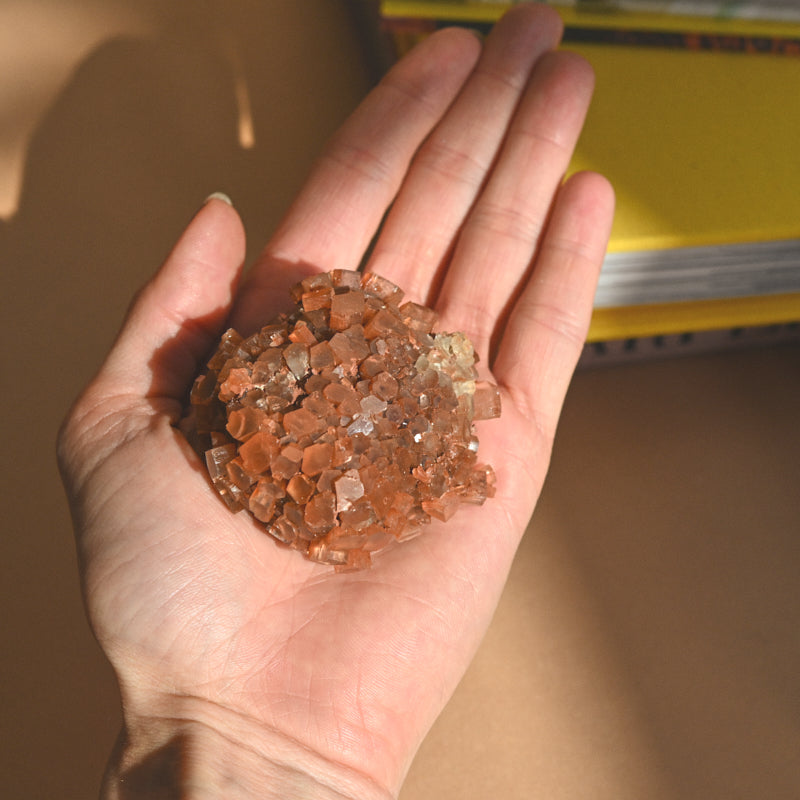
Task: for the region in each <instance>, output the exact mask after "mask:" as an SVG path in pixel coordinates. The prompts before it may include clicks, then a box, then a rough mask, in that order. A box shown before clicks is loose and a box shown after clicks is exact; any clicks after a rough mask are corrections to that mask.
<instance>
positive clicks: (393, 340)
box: [190, 270, 500, 570]
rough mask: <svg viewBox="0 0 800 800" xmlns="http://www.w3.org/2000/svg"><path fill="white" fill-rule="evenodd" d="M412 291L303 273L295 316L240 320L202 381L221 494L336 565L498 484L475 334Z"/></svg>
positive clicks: (197, 420)
mask: <svg viewBox="0 0 800 800" xmlns="http://www.w3.org/2000/svg"><path fill="white" fill-rule="evenodd" d="M402 297H403V292H402V291H401V290H400V289H399V288H398V287H397V286H395V285H394V284H393V283H391V282H390V281H388V280H386V279H385V278H382V277H380V276H379V275H377V274H374V273H364V274H362V273H359V272H355V271H350V270H334V271H333V272H330V273H321V274H317V275H314V276H312V277H309V278H306V279H305V280H304V281H302V282H301V283H299V284H298V285H297V286H295V287H294V288H293V289H292V298H293V299H294V301H295V303H296V308H295V310H294V311H293V312H292V313H290V314H286V315H281V316H280V317H278V318H277V319H276V320H275V321H274V322H272V323H270V324H269V325H266V326H265V327H264V328H262V329H261V330H260V331H258V332H257V333H255V334H253V335H252V336H250V337H248V338H246V339H243V338H242V337H241V336H240V335H239V334H238V333H236V331H234V330H232V329H231V330H228V331H227V332H226V333H225V334H224V336H223V337H222V340H221V342H220V344H219V347H218V349H217V351H216V352H215V354H214V355H213V357H212V358H211V360H210V361H209V362H208V366H207V369H206V370H205V372H203V373H202V374H201V375H200V376H199V377H198V378H197V379H196V381H195V383H194V386H193V387H192V391H191V405H192V412H193V413H192V415H191V417H190V419H191V420H192V425H193V427H194V433H195V434H197V435H198V436H197V438H199V439H200V440H201V441H202V442H203V444H202V449H204V450H205V459H206V463H207V466H208V471H209V474H210V476H211V480H212V482H213V484H214V486H215V487H216V489H217V490H218V492H219V493H220V495H221V496H222V499H223V500H224V501H225V502H226V503H227V504H228V506H229V507H230V508H231V509H233V510H237V511H238V510H242V509H246V510H247V511H249V512H250V513H251V514H252V515H253V516H254V517H255V518H256V519H257V520H259V521H260V522H261V523H263V525H264V527H265V529H266V531H267V532H268V533H269V534H270V535H271V536H273V537H274V538H275V539H277V540H279V541H280V542H283V543H285V544H286V545H288V546H289V547H291V548H295V549H297V550H300V551H302V552H303V553H304V554H305V555H306V556H307V557H308V558H310V559H311V560H313V561H317V562H320V563H323V564H331V565H333V566H335V567H336V568H337V569H339V570H346V569H359V568H362V567H366V566H367V565H369V563H370V561H371V558H372V555H374V554H375V553H377V552H379V551H382V550H384V549H385V548H387V547H388V546H389V545H391V544H393V543H395V542H398V541H405V540H407V539H410V538H412V537H414V536H415V535H417V534H418V533H420V532H421V530H422V528H423V527H424V526H425V524H426V523H428V522H430V521H431V518H435V519H438V520H448V519H449V518H450V517H451V516H452V514H453V513H454V512H455V511H456V509H457V507H458V506H459V505H460V504H461V503H472V504H478V505H479V504H482V503H483V502H484V500H485V499H486V498H487V497H491V496H492V495H493V494H494V473H493V471H492V468H491V467H490V466H488V465H484V464H479V463H478V461H477V451H478V440H477V438H476V436H475V433H474V429H473V424H472V423H473V421H474V420H480V419H490V418H492V417H497V416H499V415H500V397H499V394H498V391H497V387H496V386H494V385H493V384H490V383H487V382H484V381H479V380H478V379H477V372H476V369H475V360H476V356H475V353H474V351H473V347H472V344H471V343H470V341H469V340H468V339H467V337H465V336H464V335H463V334H460V333H434V332H433V328H434V324H435V322H436V314H435V312H434V311H432V310H431V309H429V308H425V307H424V306H421V305H418V304H417V303H412V302H406V303H401V300H402Z"/></svg>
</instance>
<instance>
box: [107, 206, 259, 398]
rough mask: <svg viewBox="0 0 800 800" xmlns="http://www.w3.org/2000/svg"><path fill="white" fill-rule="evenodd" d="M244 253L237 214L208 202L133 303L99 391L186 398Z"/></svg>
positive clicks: (222, 317)
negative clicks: (105, 389) (106, 390)
mask: <svg viewBox="0 0 800 800" xmlns="http://www.w3.org/2000/svg"><path fill="white" fill-rule="evenodd" d="M244 253H245V240H244V230H243V228H242V224H241V220H240V219H239V215H238V214H237V213H236V212H235V211H234V210H233V208H232V207H231V206H230V205H229V204H228V203H226V202H223V201H222V200H220V199H216V198H212V199H210V200H209V201H208V202H207V203H206V204H205V205H204V206H203V207H202V208H201V209H200V211H199V212H198V213H197V215H196V216H195V217H194V219H193V220H192V221H191V222H190V223H189V226H188V227H187V228H186V230H185V231H184V232H183V234H182V235H181V237H180V239H179V240H178V242H177V244H176V245H175V247H174V248H173V250H172V252H171V253H170V254H169V256H168V257H167V259H166V261H165V262H164V265H163V266H162V267H161V269H159V271H158V272H157V273H156V274H155V275H154V277H153V278H152V279H151V280H150V281H149V282H148V283H147V284H146V285H145V286H144V288H143V289H142V290H141V291H140V292H139V294H138V295H137V297H136V298H135V300H134V303H133V305H132V306H131V308H130V310H129V311H128V314H127V317H126V319H125V322H124V324H123V327H122V329H121V331H120V334H119V336H118V337H117V341H116V343H115V344H114V347H113V348H112V350H111V352H110V353H109V356H108V358H107V359H106V362H105V363H104V365H103V367H102V369H101V371H100V373H99V375H98V378H97V380H96V381H95V383H96V384H100V387H99V388H100V389H101V390H103V389H104V388H107V389H108V391H109V392H114V393H118V394H132V395H135V396H151V397H152V396H162V397H172V398H176V399H181V400H182V399H183V398H184V395H185V393H186V390H187V387H188V385H189V383H190V382H191V380H192V378H193V377H194V375H195V373H196V371H197V369H198V367H199V365H200V362H201V361H202V360H203V359H204V358H205V357H206V356H207V354H208V352H209V350H210V349H211V347H212V346H213V344H214V343H215V341H216V340H217V338H218V337H219V335H220V333H221V329H222V327H223V325H224V324H225V319H226V317H227V315H228V312H229V311H230V306H231V302H232V299H233V296H234V293H235V290H236V285H237V282H238V278H239V272H240V270H241V267H242V264H243V260H244ZM96 388H97V387H96Z"/></svg>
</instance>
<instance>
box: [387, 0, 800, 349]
mask: <svg viewBox="0 0 800 800" xmlns="http://www.w3.org/2000/svg"><path fill="white" fill-rule="evenodd" d="M508 5H509V4H502V3H458V2H456V3H419V2H417V3H400V2H393V3H385V4H384V6H385V7H384V12H385V13H390V14H399V15H400V16H405V17H407V18H408V17H411V16H412V12H414V11H416V12H417V13H421V14H422V16H421V17H420V19H428V20H431V19H436V20H439V21H441V22H445V23H458V22H464V23H466V24H482V23H486V24H490V23H491V22H492V21H493V20H494V19H496V18H497V17H498V16H499V15H500V14H501V13H502V12H503V10H505V8H507V7H508ZM423 6H424V7H427V13H424V9H423V8H422V7H423ZM559 11H560V13H562V15H563V16H564V18H565V23H566V24H567V26H569V25H573V26H574V25H576V24H577V23H576V20H580V24H581V26H583V27H582V28H581V29H582V30H593V29H594V28H596V27H597V26H606V27H607V28H608V30H615V31H620V30H637V31H641V30H644V27H643V26H644V25H645V24H647V25H649V26H651V27H650V29H651V30H654V31H655V30H660V31H665V30H666V31H670V30H671V31H681V35H682V36H683V37H684V39H683V46H678V47H676V46H669V44H668V45H667V46H627V45H620V44H606V43H590V42H587V41H581V42H575V41H572V42H570V41H569V35H568V34H569V28H568V29H567V35H566V36H565V39H566V42H565V45H564V46H565V47H566V48H568V49H570V50H574V51H577V52H579V53H581V54H582V55H583V56H584V57H586V58H587V59H588V60H589V62H590V63H591V64H592V66H593V67H594V70H595V73H596V76H597V87H596V91H595V97H594V100H593V104H592V107H591V109H590V111H589V116H588V118H587V121H586V126H585V129H584V132H583V134H582V136H581V139H580V141H579V143H578V147H577V150H576V153H575V156H574V159H573V162H572V165H571V167H570V171H578V170H583V169H592V170H596V171H598V172H601V173H603V174H604V175H606V176H607V177H608V178H609V179H610V180H611V182H612V183H613V185H614V187H615V190H616V193H617V213H616V218H615V222H614V228H613V231H612V239H611V244H610V248H609V254H608V256H607V258H606V263H605V265H604V268H603V272H602V275H601V280H600V285H599V287H598V293H597V299H596V304H595V312H594V316H593V319H592V327H591V330H590V336H589V338H590V341H601V340H607V339H625V338H630V337H641V336H657V335H663V334H677V333H681V332H686V331H703V330H711V329H719V328H737V327H741V326H754V325H772V324H781V323H790V322H794V321H798V320H800V57H795V56H793V55H791V54H790V53H791V49H788V50H783V51H781V52H782V53H784V54H782V55H765V54H755V53H749V52H719V51H712V50H702V49H701V50H694V49H689V47H688V46H686V44H687V42H691V41H692V40H691V39H687V38H686V36H687V35H690V34H692V30H693V29H692V27H690V26H689V23H688V22H687V20H688V19H689V18H688V17H676V16H673V15H654V14H649V15H647V14H629V15H626V14H624V13H623V12H621V11H620V12H619V13H608V14H593V15H587V14H585V13H582V12H581V11H580V10H579V9H578V8H559ZM466 12H468V13H466ZM621 19H624V20H625V22H624V24H623V23H621V22H620V20H621ZM690 21H691V22H692V23H693V25H694V33H695V34H696V33H697V31H698V30H701V29H702V30H703V31H706V32H708V33H709V34H715V35H723V34H724V35H726V36H727V35H733V33H734V31H735V32H736V34H737V35H738V36H740V37H742V36H747V37H752V36H755V35H756V34H757V35H758V36H761V37H767V38H765V39H764V41H769V42H772V43H773V47H774V37H777V36H779V35H780V36H781V37H782V39H781V41H784V42H787V41H789V42H791V41H792V40H793V37H797V38H798V41H800V25H798V24H794V23H780V24H778V23H775V22H770V21H753V20H742V19H738V20H712V19H705V18H704V19H703V20H702V21H701V22H698V20H697V19H694V18H693V19H691V20H690ZM615 26H616V27H615ZM620 26H621V27H620ZM625 26H629V27H627V28H626V27H625ZM669 26H673V27H669ZM582 38H583V39H586V38H588V37H585V36H584V37H582ZM748 41H751V40H750V39H748ZM739 43H741V40H739ZM756 43H757V42H756ZM673 45H674V42H673ZM798 52H799V53H800V51H798Z"/></svg>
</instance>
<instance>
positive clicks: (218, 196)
mask: <svg viewBox="0 0 800 800" xmlns="http://www.w3.org/2000/svg"><path fill="white" fill-rule="evenodd" d="M210 200H222V202H223V203H227V204H228V205H229V206H233V200H231V199H230V197H228V195H226V194H225V192H212V193H211V194H210V195H209V196H208V197H206V199H205V200H204V201H203V205H205V204H206V203H208V202H209V201H210Z"/></svg>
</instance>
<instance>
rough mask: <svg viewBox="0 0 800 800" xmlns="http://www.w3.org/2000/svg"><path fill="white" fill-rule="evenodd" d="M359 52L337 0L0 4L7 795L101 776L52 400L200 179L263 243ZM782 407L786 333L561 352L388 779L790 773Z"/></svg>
mask: <svg viewBox="0 0 800 800" xmlns="http://www.w3.org/2000/svg"><path fill="white" fill-rule="evenodd" d="M231 44H232V46H233V47H232V50H231ZM231 52H233V53H236V54H238V55H237V56H235V57H232V56H231V55H230V53H231ZM370 56H371V53H370V50H369V47H367V46H365V42H364V40H363V39H362V38H361V37H360V36H359V33H358V30H357V25H356V24H355V23H354V21H353V18H352V17H351V16H350V14H349V12H348V10H347V8H346V6H345V5H344V4H343V3H340V2H335V1H334V0H313V1H312V0H303V2H301V3H298V2H290V0H269V1H267V0H264V1H263V2H256V0H237V1H236V2H227V3H224V2H222V1H221V0H220V2H205V3H189V2H173V3H161V2H157V1H156V0H147V1H144V0H79V1H76V0H72V2H66V0H61V1H60V2H59V1H58V0H16V1H15V0H6V2H4V3H3V4H0V120H2V124H0V214H2V215H3V220H4V221H3V222H1V223H0V267H1V269H0V274H2V281H3V285H2V287H0V288H1V289H2V291H1V292H0V298H2V303H3V308H2V320H3V324H4V325H5V328H6V330H5V336H4V341H5V342H6V346H5V348H4V349H3V366H2V373H3V376H4V377H3V388H4V392H3V401H2V402H3V409H2V412H3V413H2V420H3V442H4V447H3V452H4V467H3V483H2V486H3V490H2V491H3V506H4V508H6V509H8V511H7V515H6V516H7V519H8V520H10V524H7V525H6V526H4V530H3V536H2V543H3V550H2V559H1V560H2V567H0V568H1V569H2V583H1V584H0V591H2V595H1V596H0V599H1V600H2V605H3V609H4V613H3V615H2V622H0V630H2V642H3V644H2V648H3V650H2V658H1V659H0V692H2V705H1V706H0V708H2V711H1V712H0V737H1V738H0V776H2V777H0V794H1V795H2V796H4V797H9V798H45V797H60V798H83V797H93V796H95V795H96V791H97V786H98V783H99V778H100V774H101V771H102V768H103V765H104V763H105V760H106V757H107V753H108V750H109V748H110V745H111V742H112V739H113V737H114V736H115V734H116V730H117V727H118V724H119V714H118V710H117V705H116V690H115V687H114V683H113V678H112V676H111V674H110V671H109V669H108V668H107V666H106V665H105V662H104V660H103V658H102V655H101V654H100V653H99V651H98V649H97V647H96V645H95V643H94V641H93V639H92V638H91V635H90V633H89V631H88V629H87V627H86V624H85V622H84V618H83V610H82V608H81V602H80V596H79V591H78V584H77V577H76V570H75V561H74V553H73V546H72V541H71V533H70V525H69V520H68V515H67V511H66V506H65V502H64V500H63V498H62V494H61V489H60V485H59V483H58V478H57V474H56V470H55V465H54V460H53V457H52V451H53V440H54V437H55V432H56V428H57V425H58V422H59V420H60V418H61V416H62V414H63V412H64V409H65V406H66V404H67V402H68V400H69V399H70V398H71V397H72V396H73V395H74V394H75V392H76V391H77V390H78V389H79V387H80V386H81V385H82V384H83V383H84V382H85V381H86V380H87V378H88V377H89V376H90V374H91V372H92V371H93V369H94V368H95V367H96V365H97V363H98V362H99V359H100V358H101V356H102V353H103V352H104V351H105V349H106V347H107V345H108V343H109V341H110V339H111V337H112V336H113V333H114V331H115V329H116V326H117V324H118V320H119V319H120V317H121V315H122V313H123V312H124V309H125V307H126V305H127V303H128V301H129V298H130V296H131V294H132V293H133V291H134V290H135V289H136V288H137V287H138V286H139V285H140V284H141V283H142V282H143V281H144V280H145V279H146V278H147V276H148V275H149V274H150V273H151V271H152V270H153V269H154V268H155V267H156V266H157V264H158V263H159V262H160V261H161V259H162V257H163V255H164V254H165V252H166V250H167V248H168V247H169V245H170V243H171V242H172V240H173V238H174V237H175V235H176V234H177V232H178V231H179V230H180V229H181V228H182V227H183V225H184V224H185V222H186V220H187V219H188V218H189V217H190V216H191V214H192V213H193V211H194V210H195V208H196V207H197V206H198V205H199V203H200V202H202V199H203V198H204V197H205V196H206V195H207V194H208V193H209V192H211V191H215V190H223V191H226V192H228V193H230V194H231V195H232V196H233V198H234V200H235V201H236V204H237V206H238V208H239V209H240V211H241V213H242V215H243V216H244V218H245V222H246V225H247V228H248V234H249V238H250V241H251V243H252V246H253V248H254V249H255V248H256V247H257V246H258V244H259V243H261V242H263V241H264V240H265V238H266V237H267V235H268V233H269V231H270V230H271V229H272V227H273V226H274V224H275V223H276V221H277V218H278V216H279V214H280V213H281V211H282V210H283V209H284V208H285V206H286V204H287V202H288V201H289V199H290V198H291V196H292V194H293V192H294V191H295V189H296V188H297V187H298V185H299V183H300V181H301V180H302V176H303V175H304V173H305V171H306V170H307V168H308V166H309V164H310V162H311V160H312V158H313V157H314V155H315V154H316V152H317V151H318V149H319V147H320V145H321V144H322V142H323V141H324V139H325V138H326V137H327V135H328V134H329V133H330V132H331V131H332V130H333V129H334V128H335V126H336V125H337V124H338V123H339V121H341V120H342V119H343V118H344V117H345V116H346V114H347V113H348V112H349V111H350V109H351V108H352V107H353V105H354V104H355V103H356V102H357V100H358V98H360V97H361V95H362V94H363V93H364V91H365V90H366V89H367V87H368V86H369V84H370V81H371V76H372V71H371V68H372V66H373V65H372V59H371V57H370ZM237 58H238V59H239V60H238V61H237ZM237 74H239V75H243V76H244V77H245V78H246V80H247V84H248V87H249V93H250V94H249V96H250V99H251V102H252V117H253V125H254V133H255V145H254V147H252V148H251V149H247V150H245V149H243V148H242V147H241V146H240V145H239V144H238V142H237V116H236V105H235V103H234V99H233V89H232V87H233V85H234V80H235V76H236V75H237ZM799 411H800V352H799V351H798V349H797V347H784V348H773V349H769V350H758V351H750V352H736V353H734V352H729V353H725V354H720V355H716V356H704V357H694V358H687V359H681V360H673V361H666V362H658V363H657V362H651V363H646V364H640V365H635V366H634V365H631V366H624V367H617V368H613V369H612V368H609V369H603V370H598V371H591V372H588V371H587V372H583V373H581V374H580V375H579V376H578V377H577V379H576V380H575V382H574V384H573V388H572V390H571V393H570V396H569V399H568V403H567V407H566V410H565V414H564V419H563V422H562V425H561V428H560V431H559V437H558V440H557V446H556V451H555V457H554V462H553V468H552V471H551V474H550V477H549V479H548V483H547V486H546V489H545V493H544V496H543V498H542V501H541V503H540V506H539V509H538V511H537V513H536V515H535V517H534V519H533V522H532V525H531V529H530V531H529V533H528V536H527V538H526V540H525V542H524V544H523V546H522V549H521V551H520V554H519V557H518V559H517V561H516V563H515V565H514V568H513V570H512V574H511V578H510V581H509V584H508V587H507V590H506V593H505V595H504V597H503V600H502V602H501V605H500V608H499V609H498V613H497V616H496V618H495V621H494V623H493V625H492V627H491V629H490V631H489V633H488V635H487V638H486V640H485V642H484V645H483V646H482V648H481V650H480V652H479V654H478V657H477V659H476V660H475V662H474V664H473V666H472V668H471V669H470V671H469V672H468V673H467V675H466V677H465V679H464V681H463V683H462V684H461V686H460V687H459V689H458V691H457V693H456V695H455V697H454V698H453V700H452V702H451V703H450V705H449V706H448V707H447V709H446V710H445V713H444V714H443V716H442V717H441V719H440V720H439V722H438V723H437V724H436V726H435V727H434V729H433V730H432V731H431V734H430V736H429V737H428V739H427V740H426V742H425V743H424V745H423V747H422V749H421V751H420V753H419V756H418V758H417V760H416V762H415V764H414V766H413V768H412V770H411V773H410V775H409V778H408V781H407V784H406V787H405V789H404V792H403V800H417V799H419V800H422V799H423V798H426V799H427V798H436V799H437V800H439V799H440V798H449V797H453V798H456V797H458V798H506V799H508V800H514V799H515V798H532V797H543V798H552V799H553V800H562V799H564V800H566V799H567V798H568V799H569V800H573V798H592V799H593V800H603V799H604V798H609V800H610V799H611V798H614V800H620V799H624V798H645V797H646V798H658V799H659V800H660V798H669V800H679V799H680V800H687V799H689V798H697V799H698V800H700V798H703V800H706V799H707V798H723V797H724V798H773V799H775V800H783V798H786V800H788V799H789V798H796V797H798V796H800V680H799V677H800V632H799V629H800V589H798V574H800V500H798V492H797V483H798V480H797V473H798V453H800V426H798V412H799Z"/></svg>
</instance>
